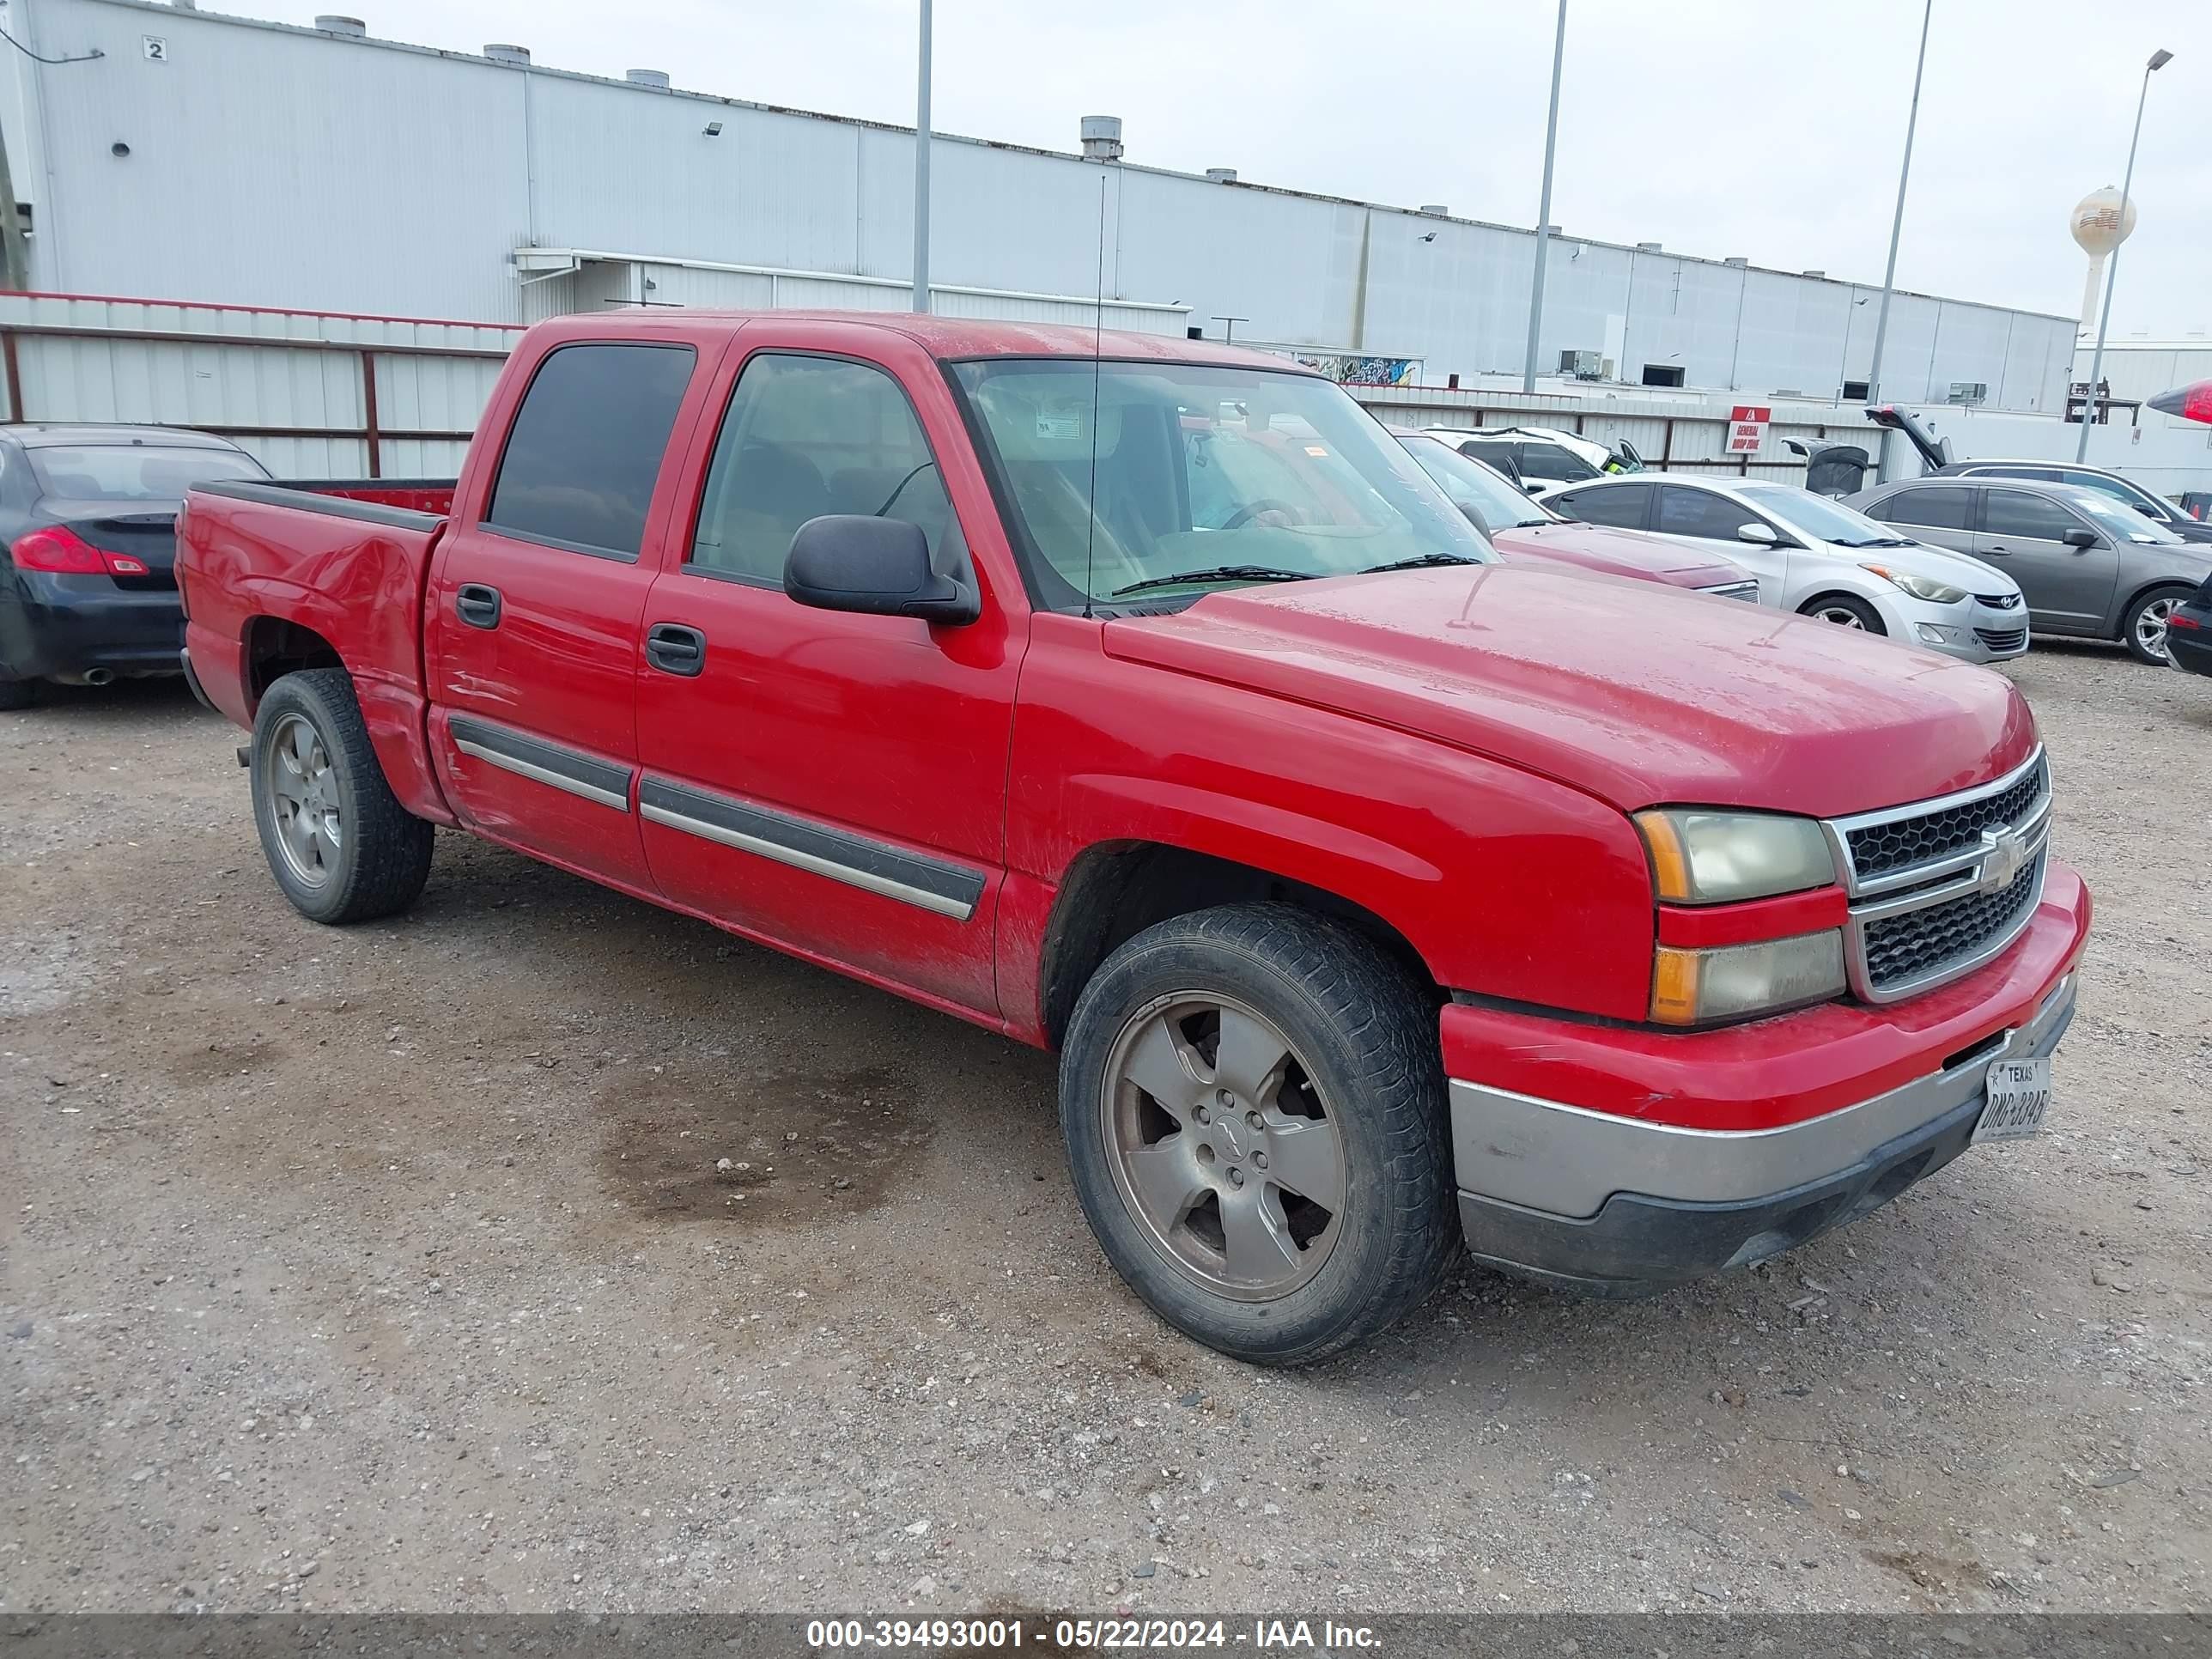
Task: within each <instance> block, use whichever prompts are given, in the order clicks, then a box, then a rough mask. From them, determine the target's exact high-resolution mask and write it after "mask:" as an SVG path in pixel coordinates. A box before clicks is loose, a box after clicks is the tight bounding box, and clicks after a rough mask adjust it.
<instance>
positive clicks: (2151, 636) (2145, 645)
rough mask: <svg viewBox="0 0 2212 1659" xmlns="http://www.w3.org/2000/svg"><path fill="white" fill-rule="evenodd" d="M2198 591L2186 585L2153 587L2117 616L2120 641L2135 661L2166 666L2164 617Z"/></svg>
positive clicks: (2158, 666)
mask: <svg viewBox="0 0 2212 1659" xmlns="http://www.w3.org/2000/svg"><path fill="white" fill-rule="evenodd" d="M2196 591H2197V590H2196V589H2195V588H2193V587H2191V586H2186V585H2185V584H2178V585H2176V586H2172V587H2154V588H2152V589H2151V590H2150V592H2148V593H2139V594H2137V595H2136V599H2135V602H2134V603H2133V604H2132V605H2129V606H2128V610H2127V614H2126V615H2125V616H2124V617H2121V618H2120V643H2121V644H2122V645H2124V646H2125V647H2127V648H2128V654H2129V655H2130V656H2131V657H2133V658H2134V659H2136V661H2137V662H2147V663H2148V664H2150V665H2151V666H2153V667H2154V668H2164V667H2165V666H2166V617H2168V616H2169V615H2170V614H2171V613H2172V610H2173V607H2174V606H2175V605H2179V604H2180V603H2182V601H2183V600H2185V599H2187V598H2188V597H2189V596H2190V595H2191V593H2194V592H2196Z"/></svg>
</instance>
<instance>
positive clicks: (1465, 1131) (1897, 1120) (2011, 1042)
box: [1451, 973, 2076, 1218]
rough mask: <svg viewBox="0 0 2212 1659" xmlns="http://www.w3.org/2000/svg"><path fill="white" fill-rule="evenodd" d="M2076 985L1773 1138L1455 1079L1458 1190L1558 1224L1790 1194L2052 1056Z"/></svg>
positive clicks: (1764, 1132) (2064, 982) (2054, 990)
mask: <svg viewBox="0 0 2212 1659" xmlns="http://www.w3.org/2000/svg"><path fill="white" fill-rule="evenodd" d="M2075 977H2076V976H2075V975H2074V974H2072V973H2069V974H2068V975H2066V976H2065V977H2064V978H2063V979H2061V980H2060V981H2058V983H2057V984H2056V985H2054V986H2052V987H2051V990H2050V991H2049V992H2048V993H2047V994H2045V997H2044V999H2043V1002H2042V1004H2041V1006H2039V1007H2038V1008H2037V1010H2036V1012H2035V1013H2034V1015H2033V1017H2032V1018H2029V1019H2028V1020H2027V1022H2026V1023H2025V1024H2021V1025H2017V1026H2014V1027H2012V1028H2010V1029H2009V1030H2005V1031H2002V1032H1999V1033H1997V1034H1996V1036H1993V1037H1991V1038H1990V1040H1988V1041H1986V1042H1981V1043H1978V1044H1977V1045H1975V1047H1974V1048H1973V1050H1972V1053H1971V1054H1967V1055H1966V1057H1965V1058H1963V1059H1962V1060H1960V1061H1959V1062H1958V1063H1957V1064H1956V1065H1954V1066H1951V1067H1949V1068H1948V1069H1947V1070H1944V1071H1941V1072H1935V1073H1930V1074H1929V1075H1928V1076H1926V1077H1923V1078H1918V1079H1915V1080H1914V1081H1912V1082H1911V1083H1908V1084H1905V1085H1903V1086H1902V1087H1901V1088H1897V1089H1893V1090H1891V1091H1889V1092H1888V1093H1887V1094H1883V1095H1877V1096H1875V1097H1874V1098H1873V1099H1871V1100H1864V1101H1861V1102H1859V1103H1857V1104H1855V1105H1851V1106H1844V1107H1839V1108H1838V1109H1836V1110H1835V1111H1832V1112H1829V1113H1826V1115H1822V1116H1820V1117H1815V1118H1808V1119H1806V1120H1805V1121H1802V1122H1800V1123H1790V1124H1785V1125H1784V1126H1782V1127H1779V1128H1774V1129H1688V1128H1683V1127H1679V1126H1677V1125H1674V1124H1668V1123H1649V1122H1645V1121H1642V1120H1641V1119H1638V1118H1629V1117H1618V1116H1615V1115H1613V1114H1612V1113H1609V1112H1594V1111H1590V1110H1589V1109H1587V1108H1584V1107H1580V1106H1569V1105H1565V1104H1563V1103H1560V1102H1559V1101H1553V1100H1541V1099H1538V1098H1537V1097H1534V1096H1533V1095H1522V1094H1515V1093H1513V1092H1512V1091H1510V1090H1505V1089H1493V1088H1490V1087H1488V1086H1487V1085H1484V1084H1480V1083H1470V1082H1467V1081H1464V1080H1462V1079H1456V1078H1455V1079H1453V1080H1452V1084H1451V1124H1452V1158H1453V1163H1454V1165H1455V1170H1456V1174H1457V1179H1458V1184H1459V1187H1460V1188H1461V1190H1462V1191H1464V1192H1471V1193H1474V1194H1478V1195H1480V1196H1481V1197H1484V1198H1489V1199H1495V1200H1501V1201H1503V1202H1504V1203H1508V1204H1517V1205H1520V1206H1522V1207H1524V1208H1527V1209H1531V1210H1541V1211H1543V1212H1547V1213H1549V1214H1552V1215H1557V1216H1565V1217H1573V1218H1582V1217H1588V1216H1593V1215H1595V1214H1596V1213H1597V1212H1598V1211H1599V1209H1600V1208H1601V1207H1602V1206H1603V1205H1604V1203H1605V1201H1606V1200H1607V1199H1608V1198H1611V1197H1612V1196H1613V1194H1616V1193H1641V1194H1646V1195H1648V1196H1650V1197H1653V1198H1662V1199H1670V1200H1676V1201H1678V1202H1683V1203H1729V1202H1734V1201H1737V1200H1745V1199H1754V1198H1764V1197H1766V1196H1769V1195H1770V1194H1776V1193H1784V1192H1787V1191H1789V1190H1790V1188H1794V1187H1802V1186H1803V1185H1805V1184H1806V1183H1807V1182H1814V1181H1819V1180H1820V1179H1822V1178H1823V1177H1825V1176H1832V1175H1834V1174H1835V1173H1837V1172H1838V1171H1839V1170H1848V1169H1850V1167H1851V1166H1852V1165H1853V1164H1857V1163H1859V1162H1860V1161H1861V1160H1862V1159H1863V1158H1865V1157H1866V1156H1867V1155H1868V1154H1869V1152H1873V1151H1874V1150H1875V1148H1876V1147H1878V1146H1882V1145H1884V1144H1885V1143H1887V1142H1888V1141H1891V1140H1894V1139H1897V1137H1898V1136H1899V1135H1902V1134H1907V1133H1911V1131H1912V1130H1914V1129H1917V1128H1918V1127H1920V1126H1921V1125H1923V1124H1925V1123H1929V1122H1932V1121H1934V1120H1935V1119H1936V1118H1939V1117H1941V1116H1942V1115H1944V1114H1945V1113H1947V1112H1950V1111H1955V1110H1956V1109H1958V1108H1959V1107H1960V1106H1962V1105H1964V1104H1965V1103H1966V1102H1968V1101H1969V1100H1971V1099H1972V1098H1973V1097H1974V1096H1975V1095H1976V1094H1977V1093H1978V1092H1979V1091H1980V1090H1981V1089H1982V1087H1983V1080H1984V1075H1985V1074H1986V1073H1987V1071H1988V1067H1989V1064H1990V1061H1991V1060H2008V1059H2017V1058H2021V1057H2023V1056H2034V1055H2039V1054H2049V1053H2050V1052H2051V1050H2052V1049H2053V1048H2056V1047H2057V1045H2058V1039H2059V1037H2060V1036H2061V1035H2062V1034H2063V1032H2064V1031H2065V1029H2066V1025H2067V1023H2068V1022H2069V1020H2070V1019H2071V1018H2073V1014H2074V1001H2075Z"/></svg>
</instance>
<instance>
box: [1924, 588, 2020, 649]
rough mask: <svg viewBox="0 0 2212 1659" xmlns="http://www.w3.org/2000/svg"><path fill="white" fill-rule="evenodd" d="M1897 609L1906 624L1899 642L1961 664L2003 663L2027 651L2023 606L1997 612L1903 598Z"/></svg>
mask: <svg viewBox="0 0 2212 1659" xmlns="http://www.w3.org/2000/svg"><path fill="white" fill-rule="evenodd" d="M1900 597H1902V596H1900ZM1898 609H1899V611H1900V612H1901V613H1902V616H1903V619H1904V623H1905V625H1904V627H1902V628H1901V629H1899V630H1898V635H1897V636H1898V637H1899V639H1902V640H1905V641H1908V642H1910V643H1911V644H1914V645H1917V646H1919V647H1922V648H1923V649H1924V650H1929V651H1940V652H1941V653H1942V654H1943V655H1945V656H1947V657H1956V658H1958V659H1959V660H1960V661H1961V662H1972V663H1989V662H2006V661H2008V660H2010V659H2012V658H2014V657H2017V656H2021V655H2022V654H2024V653H2026V652H2027V647H2028V633H2029V630H2028V625H2027V606H2026V605H2013V606H2011V607H2009V608H2008V609H2006V610H2002V611H2000V610H1997V609H1996V607H1994V606H1992V605H1983V604H1980V603H1979V602H1978V601H1976V600H1972V599H1967V600H1964V601H1961V602H1960V603H1959V604H1957V605H1930V604H1929V603H1927V602H1926V601H1925V600H1918V599H1910V598H1905V599H1904V602H1903V603H1902V604H1901V605H1899V607H1898Z"/></svg>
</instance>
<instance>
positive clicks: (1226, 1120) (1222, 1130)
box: [1213, 1116, 1244, 1164]
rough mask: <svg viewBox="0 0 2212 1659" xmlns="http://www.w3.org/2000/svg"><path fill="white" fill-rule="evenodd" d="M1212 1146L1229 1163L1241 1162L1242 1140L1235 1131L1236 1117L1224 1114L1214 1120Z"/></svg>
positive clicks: (1242, 1154) (1242, 1153) (1242, 1157)
mask: <svg viewBox="0 0 2212 1659" xmlns="http://www.w3.org/2000/svg"><path fill="white" fill-rule="evenodd" d="M1213 1146H1214V1150H1215V1151H1216V1152H1219V1153H1220V1154H1221V1155H1222V1157H1224V1158H1227V1159H1228V1160H1229V1161H1230V1162H1231V1164H1241V1163H1243V1161H1244V1141H1243V1137H1242V1136H1241V1135H1240V1134H1239V1133H1237V1120H1236V1119H1234V1118H1232V1117H1226V1116H1225V1117H1222V1118H1220V1119H1219V1120H1218V1121H1216V1122H1215V1124H1214V1126H1213Z"/></svg>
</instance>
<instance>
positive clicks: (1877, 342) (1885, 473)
mask: <svg viewBox="0 0 2212 1659" xmlns="http://www.w3.org/2000/svg"><path fill="white" fill-rule="evenodd" d="M1935 15H1936V0H1928V3H1927V4H1926V6H1925V7H1923V9H1922V10H1921V13H1920V58H1919V61H1918V62H1917V63H1916V64H1914V65H1913V66H1912V107H1911V110H1910V111H1909V112H1907V113H1906V115H1905V161H1904V164H1903V165H1902V166H1900V167H1899V168H1898V169H1897V213H1896V216H1894V217H1893V218H1892V219H1891V220H1890V222H1889V265H1888V268H1887V269H1886V270H1884V271H1883V272H1882V274H1881V310H1880V311H1878V312H1876V313H1875V320H1874V362H1872V363H1870V364H1869V365H1868V367H1867V401H1868V402H1869V403H1870V404H1873V403H1880V402H1881V349H1882V347H1883V346H1884V345H1885V344H1886V343H1887V342H1888V339H1889V296H1890V295H1891V294H1892V293H1893V291H1894V290H1895V289H1896V287H1897V243H1898V239H1899V237H1901V236H1902V235H1904V234H1905V180H1906V179H1910V178H1911V176H1912V133H1913V129H1914V128H1916V127H1917V126H1918V125H1920V77H1921V76H1923V74H1925V73H1926V72H1927V69H1928V25H1929V21H1931V20H1932V19H1933V18H1934V17H1935ZM1888 461H1889V428H1887V427H1884V428H1882V429H1881V454H1880V455H1879V456H1878V457H1877V458H1876V459H1875V478H1876V480H1877V481H1880V480H1886V479H1887V477H1889V466H1888Z"/></svg>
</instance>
